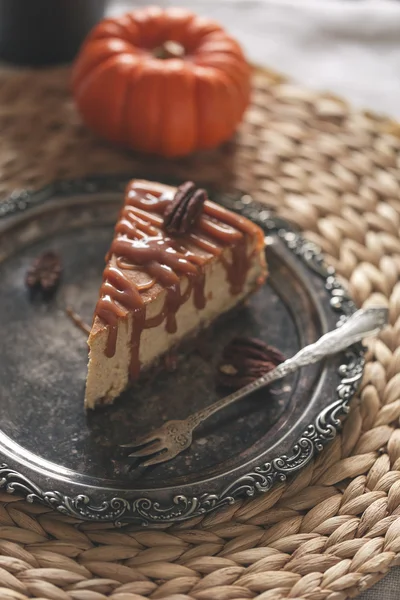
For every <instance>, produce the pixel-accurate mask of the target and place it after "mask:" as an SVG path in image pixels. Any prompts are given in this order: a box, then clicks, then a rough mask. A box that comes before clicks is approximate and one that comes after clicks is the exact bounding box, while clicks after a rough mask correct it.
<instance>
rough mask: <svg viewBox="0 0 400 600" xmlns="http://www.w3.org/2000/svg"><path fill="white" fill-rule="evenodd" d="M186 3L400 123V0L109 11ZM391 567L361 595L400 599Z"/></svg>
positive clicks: (116, 0) (274, 61)
mask: <svg viewBox="0 0 400 600" xmlns="http://www.w3.org/2000/svg"><path fill="white" fill-rule="evenodd" d="M155 3H157V4H158V5H161V6H185V7H187V8H190V9H192V10H193V11H195V12H197V13H199V14H202V15H206V16H210V17H213V18H215V19H216V20H218V21H220V22H221V23H222V24H224V26H225V27H226V28H227V29H228V30H229V31H230V32H231V33H232V35H234V36H235V37H236V38H237V39H238V40H239V41H240V42H241V43H242V44H243V46H244V49H245V51H246V52H247V55H248V57H249V58H250V60H252V61H254V62H256V63H259V64H263V65H266V66H270V67H271V68H273V69H274V70H276V71H279V72H281V73H283V74H286V75H289V76H290V77H291V78H293V79H296V80H297V81H299V82H300V83H302V84H304V85H305V86H308V87H310V88H313V89H315V90H323V91H325V90H328V91H330V92H334V93H336V94H338V95H340V96H342V97H343V98H346V99H347V100H349V101H350V102H352V103H353V104H354V105H356V106H359V107H361V108H369V109H372V110H374V111H376V112H379V113H384V114H388V115H390V116H393V117H396V118H397V119H399V120H400V2H396V1H394V0H358V1H357V0H354V1H351V0H185V1H182V0H172V1H171V2H169V1H166V0H164V1H162V0H158V2H146V1H145V0H133V1H129V0H113V1H112V3H111V6H110V12H111V13H113V14H119V13H121V12H126V11H127V10H130V9H132V8H137V7H138V6H142V5H147V4H155ZM399 596H400V570H399V569H395V570H392V571H391V573H390V574H389V575H388V576H387V577H385V579H384V580H383V581H381V582H380V583H379V584H378V585H376V586H374V587H373V588H372V589H371V590H369V591H367V592H364V593H363V594H361V595H360V596H359V600H399Z"/></svg>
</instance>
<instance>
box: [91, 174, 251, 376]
mask: <svg viewBox="0 0 400 600" xmlns="http://www.w3.org/2000/svg"><path fill="white" fill-rule="evenodd" d="M170 200H171V195H170V194H163V193H161V192H159V191H158V190H153V191H149V189H148V188H146V187H143V188H141V187H140V184H135V183H134V182H133V183H131V184H130V185H129V186H128V189H127V194H126V199H125V205H124V207H123V208H122V210H121V213H120V218H119V221H118V223H117V225H116V227H115V237H114V240H113V242H112V244H111V247H110V251H109V253H108V256H107V259H111V262H110V264H108V265H107V267H106V269H105V271H104V276H103V284H102V286H101V288H100V298H99V300H98V302H97V306H96V311H95V316H96V315H97V316H98V317H99V318H100V319H101V320H102V321H103V322H104V323H106V324H107V326H108V340H107V345H106V349H105V354H106V356H108V357H111V356H113V355H114V354H115V351H116V342H117V334H118V321H119V319H120V318H124V317H127V315H128V314H129V313H132V314H133V323H132V335H131V348H132V350H131V365H130V375H131V378H132V379H137V378H138V376H139V373H140V362H139V346H140V337H141V334H142V331H143V330H144V329H148V328H151V327H157V326H158V325H160V324H161V323H162V322H163V321H165V323H166V330H167V331H168V333H175V332H176V330H177V323H176V313H177V312H178V310H179V308H180V307H181V306H182V304H184V303H185V302H186V301H187V300H188V299H189V298H190V296H191V295H192V292H193V302H194V305H195V307H196V308H197V309H198V310H201V309H203V308H204V307H205V304H206V298H205V290H204V288H205V270H204V266H205V263H206V262H207V261H208V256H202V255H200V254H196V253H195V252H194V251H193V250H192V249H191V248H198V249H200V250H203V251H204V252H206V253H207V254H208V255H210V254H211V255H212V256H219V255H221V253H222V252H223V250H224V248H225V247H226V246H231V247H232V261H231V262H229V261H227V260H226V258H223V260H222V264H223V266H224V268H225V271H226V275H227V279H228V281H229V284H230V287H231V293H232V294H238V293H240V292H241V290H242V289H243V285H244V283H245V281H246V276H247V273H248V270H249V268H250V266H251V258H252V255H248V254H247V237H248V236H251V237H252V238H254V237H256V238H257V239H259V241H260V243H259V244H258V245H257V246H256V248H255V252H257V251H259V250H260V247H261V244H262V241H261V240H260V234H259V231H260V230H259V228H258V227H257V226H256V225H254V224H253V223H251V222H250V221H248V220H247V219H243V217H241V216H239V215H236V214H234V213H231V212H230V211H227V210H226V209H224V208H223V207H221V206H218V205H215V204H212V203H210V202H208V201H207V202H206V203H205V205H204V213H203V215H202V217H201V219H200V221H199V223H198V225H197V227H196V230H195V232H192V233H189V234H187V235H186V236H184V237H183V238H179V239H178V238H176V239H175V238H172V237H167V236H166V235H165V234H164V233H163V231H162V225H163V216H162V215H163V212H164V209H165V207H166V204H167V203H168V202H170ZM113 257H115V260H113ZM135 271H136V272H137V273H139V274H140V275H143V274H145V275H147V276H148V279H147V280H145V281H141V280H140V279H139V280H138V281H136V279H137V277H135ZM181 276H185V278H186V279H187V282H188V284H187V287H186V289H185V290H184V291H183V292H182V291H181ZM156 283H157V284H159V285H160V286H161V287H162V288H164V290H165V292H166V296H165V301H164V306H163V309H162V311H161V312H160V313H159V314H158V315H157V316H156V317H153V318H149V319H146V304H145V301H144V297H143V295H142V294H143V293H149V292H150V290H151V289H152V287H153V286H154V285H155V284H156Z"/></svg>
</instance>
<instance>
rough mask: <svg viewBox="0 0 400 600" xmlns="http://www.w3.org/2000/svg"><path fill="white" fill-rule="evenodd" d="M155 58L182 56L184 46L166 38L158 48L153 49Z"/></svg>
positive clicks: (163, 58)
mask: <svg viewBox="0 0 400 600" xmlns="http://www.w3.org/2000/svg"><path fill="white" fill-rule="evenodd" d="M153 54H154V56H155V57H156V58H161V59H162V60H165V59H166V58H183V57H184V56H185V48H184V47H183V46H182V44H180V43H179V42H174V40H167V41H166V42H164V43H163V44H162V45H161V46H158V48H155V49H154V50H153Z"/></svg>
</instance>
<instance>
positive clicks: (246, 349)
mask: <svg viewBox="0 0 400 600" xmlns="http://www.w3.org/2000/svg"><path fill="white" fill-rule="evenodd" d="M284 360H285V357H284V356H283V354H282V353H281V352H280V351H279V350H278V349H277V348H274V347H273V346H268V345H267V344H265V343H264V342H263V341H262V340H259V339H257V338H250V337H241V338H235V339H233V340H232V341H231V342H230V343H229V344H228V345H227V346H226V347H225V349H224V351H223V354H222V360H221V362H220V364H219V366H218V371H217V383H218V384H219V385H221V386H223V387H226V388H230V389H232V390H236V389H239V388H241V387H244V386H245V385H247V384H248V383H251V382H252V381H254V380H255V379H258V378H259V377H261V376H262V375H265V373H268V371H271V370H272V369H274V368H275V367H277V366H278V365H279V364H280V363H281V362H283V361H284Z"/></svg>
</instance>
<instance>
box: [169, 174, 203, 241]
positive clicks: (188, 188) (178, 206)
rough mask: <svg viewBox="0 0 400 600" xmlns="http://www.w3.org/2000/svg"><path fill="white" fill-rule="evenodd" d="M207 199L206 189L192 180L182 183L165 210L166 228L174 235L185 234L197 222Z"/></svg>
mask: <svg viewBox="0 0 400 600" xmlns="http://www.w3.org/2000/svg"><path fill="white" fill-rule="evenodd" d="M206 199H207V194H206V192H205V190H203V189H200V188H199V189H198V188H196V186H195V184H194V183H193V182H192V181H186V183H183V184H182V185H180V186H179V187H178V189H177V191H176V194H175V196H174V198H173V200H172V201H171V202H170V203H169V204H168V206H167V208H166V209H165V212H164V229H165V231H166V232H167V233H170V234H172V235H184V234H185V233H188V232H189V231H190V229H192V227H193V226H194V225H195V224H196V223H197V221H198V219H199V218H200V215H201V213H202V211H203V205H204V202H205V200H206Z"/></svg>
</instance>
